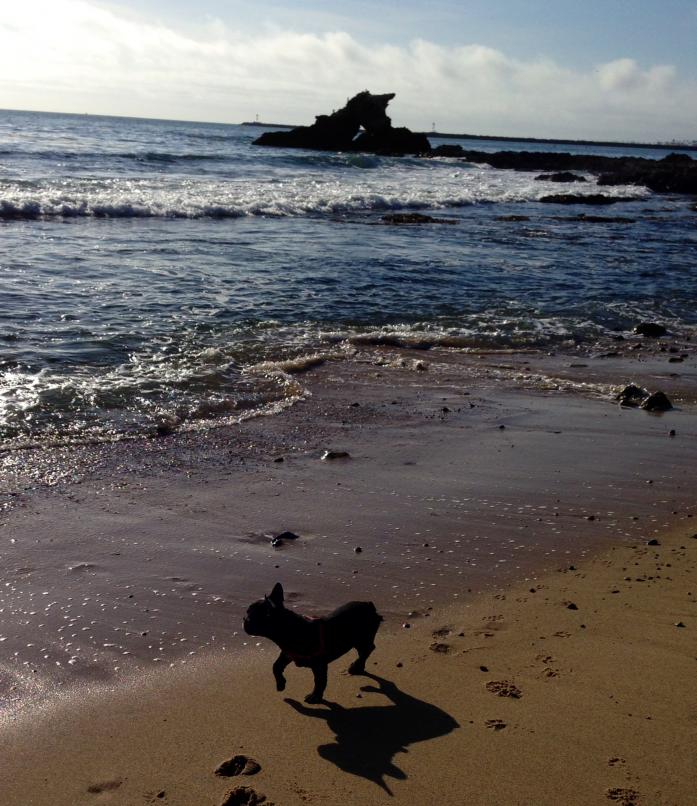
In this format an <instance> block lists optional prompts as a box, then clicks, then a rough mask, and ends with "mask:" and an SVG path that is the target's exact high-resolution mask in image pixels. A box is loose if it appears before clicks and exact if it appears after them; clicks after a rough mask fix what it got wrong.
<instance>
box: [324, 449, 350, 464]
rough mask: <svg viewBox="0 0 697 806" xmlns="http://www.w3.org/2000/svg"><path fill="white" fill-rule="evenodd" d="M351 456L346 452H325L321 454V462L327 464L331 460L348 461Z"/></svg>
mask: <svg viewBox="0 0 697 806" xmlns="http://www.w3.org/2000/svg"><path fill="white" fill-rule="evenodd" d="M350 456H351V454H350V453H349V452H348V451H325V452H324V453H323V454H322V461H323V462H327V461H331V460H332V459H349V458H350Z"/></svg>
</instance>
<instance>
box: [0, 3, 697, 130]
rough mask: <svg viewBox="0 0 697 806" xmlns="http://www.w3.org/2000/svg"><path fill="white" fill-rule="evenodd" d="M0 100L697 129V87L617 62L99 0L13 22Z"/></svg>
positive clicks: (208, 114) (74, 106)
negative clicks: (567, 61)
mask: <svg viewBox="0 0 697 806" xmlns="http://www.w3.org/2000/svg"><path fill="white" fill-rule="evenodd" d="M0 75H2V76H3V81H2V83H1V84H0V106H5V107H14V108H34V109H53V110H59V111H77V112H93V113H104V114H131V115H145V116H151V117H178V118H190V119H199V120H221V121H231V122H237V121H240V120H242V119H248V118H250V117H253V116H254V114H256V113H259V114H260V115H261V117H262V118H263V119H276V120H285V121H289V122H311V121H312V119H313V116H314V115H315V114H317V113H319V112H324V111H328V110H331V109H332V108H335V107H337V106H340V105H341V104H342V103H343V102H344V101H345V99H346V98H347V97H348V96H350V95H352V94H354V93H355V92H358V91H359V90H362V89H365V88H369V89H371V90H372V91H374V92H388V91H393V92H396V93H397V98H396V100H395V101H394V102H393V104H392V105H391V107H390V112H391V114H392V117H393V120H394V121H395V123H397V124H406V125H410V126H412V127H414V128H429V127H430V124H431V121H435V122H436V125H437V126H438V127H439V128H441V129H450V130H457V131H463V130H464V131H469V132H481V133H500V134H521V135H522V134H532V135H539V136H545V135H547V136H575V137H615V138H634V139H641V138H651V139H656V138H671V137H689V138H693V137H695V136H697V135H696V134H695V127H694V118H693V114H692V111H691V110H693V109H695V108H697V84H696V83H695V82H694V81H693V82H688V81H684V80H681V79H680V78H679V76H678V75H677V74H676V71H675V69H674V68H673V67H672V66H670V65H652V66H649V67H642V66H641V65H639V64H638V63H637V62H636V61H635V60H633V59H631V58H618V59H617V60H615V61H612V62H609V63H607V64H603V65H598V66H597V68H596V69H595V70H593V71H588V72H581V71H574V70H570V69H567V68H565V67H564V66H563V65H560V64H558V63H556V62H554V61H552V60H549V59H545V58H538V59H534V60H528V61H521V60H516V59H512V58H510V57H508V56H506V54H504V53H502V52H501V51H498V50H495V49H493V48H490V47H486V46H484V45H480V44H464V45H462V46H459V47H446V46H442V45H439V44H436V43H433V42H427V41H424V40H417V41H414V42H412V43H411V44H409V45H408V46H399V47H398V46H395V45H390V44H384V45H380V46H375V45H367V44H363V43H361V42H360V41H357V40H356V39H354V38H353V37H351V36H350V35H349V34H347V33H343V32H340V31H334V32H328V33H325V34H323V35H316V34H308V33H302V32H295V31H283V30H278V29H276V30H273V29H269V28H266V29H264V30H262V31H258V32H255V33H251V34H250V33H248V32H242V31H235V30H232V29H230V28H229V27H227V26H225V25H224V24H223V23H221V22H220V21H216V20H209V21H208V22H207V23H206V24H205V25H203V26H200V25H199V26H198V27H196V28H195V29H193V28H192V29H182V28H174V27H172V26H170V25H166V24H163V23H160V22H158V21H155V20H151V19H144V18H140V17H136V16H134V15H133V14H131V13H128V12H126V11H124V10H123V9H122V8H120V7H118V6H113V5H112V6H109V5H105V4H102V3H99V2H96V0H52V2H48V1H47V0H26V1H25V2H24V3H22V4H19V3H17V4H12V5H11V6H10V7H9V8H5V9H4V10H3V17H2V21H1V22H0Z"/></svg>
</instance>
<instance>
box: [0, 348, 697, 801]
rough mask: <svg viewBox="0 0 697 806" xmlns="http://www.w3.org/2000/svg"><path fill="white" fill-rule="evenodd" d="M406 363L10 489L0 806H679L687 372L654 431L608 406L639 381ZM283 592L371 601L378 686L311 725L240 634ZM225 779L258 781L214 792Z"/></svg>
mask: <svg viewBox="0 0 697 806" xmlns="http://www.w3.org/2000/svg"><path fill="white" fill-rule="evenodd" d="M423 359H424V357H423V356H422V355H419V354H417V353H414V354H412V353H405V352H404V351H394V350H380V351H377V354H376V353H372V355H371V357H370V360H365V361H357V362H355V363H354V364H353V365H352V366H350V367H346V366H343V367H338V366H336V365H333V364H331V363H330V364H325V365H324V366H321V367H317V368H315V369H313V370H312V376H311V378H308V379H306V380H305V383H306V384H307V385H308V387H309V388H311V391H312V398H309V399H308V400H307V401H306V402H305V403H303V404H299V405H298V406H296V407H294V408H293V409H291V410H289V411H288V412H286V413H285V414H284V415H281V416H279V417H277V418H273V419H267V420H265V421H262V420H255V421H250V422H249V423H246V424H245V425H244V426H242V427H240V428H239V429H238V430H237V431H236V432H235V433H234V434H233V433H232V432H230V431H221V432H220V433H219V434H218V435H217V436H216V437H215V439H214V440H211V439H208V440H207V442H205V443H201V444H203V448H202V447H201V444H197V443H196V437H195V435H194V436H191V437H181V438H179V439H178V440H177V441H176V442H171V443H169V444H164V442H166V441H160V442H152V443H149V444H148V445H147V446H141V448H140V450H139V451H131V453H129V452H128V451H127V450H126V448H124V446H123V445H121V446H109V447H101V448H99V449H95V450H94V451H92V453H90V454H89V455H87V454H85V455H83V457H82V459H83V461H82V463H79V462H74V467H75V468H77V469H78V470H79V469H80V468H81V467H82V468H85V467H89V471H90V472H89V474H88V473H86V472H85V473H84V474H82V475H81V476H80V478H79V479H78V481H79V483H72V484H70V485H64V486H61V485H57V486H56V487H53V488H52V489H51V490H50V491H48V492H44V493H40V492H33V493H32V494H31V495H30V494H29V493H27V491H26V488H22V489H23V491H22V492H21V494H20V495H18V496H15V497H16V498H18V499H19V503H18V505H16V506H15V507H14V508H13V510H12V511H10V512H9V513H8V514H6V516H5V517H4V520H3V524H2V537H3V541H4V542H3V550H2V560H3V567H4V569H5V570H4V572H3V577H4V579H3V582H4V585H5V587H4V591H3V593H2V602H0V608H2V613H0V617H1V620H0V633H1V635H2V637H3V638H4V639H5V640H4V641H3V642H2V644H0V647H2V652H3V661H2V664H1V666H0V685H2V687H3V688H2V696H3V708H2V711H1V712H0V713H1V715H2V716H1V717H0V718H1V720H2V721H1V722H0V739H1V741H2V745H3V770H2V772H3V775H2V779H1V780H0V803H2V804H3V806H4V805H5V804H7V806H15V804H16V806H19V805H20V804H22V806H25V805H27V804H42V806H43V804H47V803H51V804H58V805H59V806H60V804H71V806H72V804H83V803H85V804H90V803H94V804H99V803H114V804H142V803H169V804H180V805H181V806H208V804H211V806H218V804H222V803H225V802H227V801H229V802H230V803H234V802H241V803H245V802H254V799H253V797H252V796H251V795H249V796H248V793H247V794H239V796H236V797H237V800H235V798H232V799H229V798H227V794H228V793H229V792H230V791H231V790H233V789H235V788H236V787H240V786H243V787H249V788H251V789H252V790H254V791H255V792H256V793H261V794H264V795H266V797H267V798H268V801H271V802H273V803H276V804H277V806H286V805H287V804H303V803H312V802H316V803H332V804H334V803H346V804H373V803H394V802H402V803H410V804H411V803H419V804H430V803H434V804H436V803H444V804H460V803H468V804H550V806H551V804H555V806H556V805H557V804H594V803H598V804H602V803H606V804H609V803H624V804H629V803H637V804H675V805H676V806H678V804H679V806H684V805H685V804H688V805H689V804H690V803H697V798H695V795H694V790H695V780H697V766H696V764H695V760H694V753H693V752H692V748H693V747H694V745H695V740H696V739H697V711H696V710H695V709H696V708H697V706H696V705H695V703H697V697H696V696H695V695H696V694H697V683H696V681H697V675H696V674H695V672H697V641H696V640H695V629H697V621H696V616H697V605H695V601H696V600H697V585H696V584H695V580H696V579H697V577H696V576H695V561H696V560H697V539H695V537H694V535H695V534H697V522H695V521H696V520H697V515H695V518H694V519H693V517H692V516H693V514H694V513H695V496H694V492H695V484H694V479H693V470H692V469H693V468H694V467H695V466H697V440H695V435H696V434H697V428H696V427H695V426H696V423H697V419H696V418H695V413H694V407H693V403H692V400H693V397H691V394H692V386H691V385H690V383H689V381H690V380H691V377H692V375H693V374H694V370H693V369H692V367H691V364H690V363H689V362H686V363H688V367H686V368H683V367H681V372H680V375H679V376H678V377H677V378H674V379H673V382H674V384H675V388H672V389H671V388H666V387H664V388H666V391H669V393H670V394H673V395H675V396H676V402H678V403H679V408H678V410H676V411H674V412H671V413H669V414H667V415H664V416H653V415H650V414H647V413H646V412H640V411H626V410H620V409H618V408H617V407H616V406H613V405H612V404H611V403H609V402H608V400H607V397H606V396H605V397H603V394H606V389H605V386H604V385H607V386H608V387H609V386H611V385H612V384H613V383H618V382H619V383H622V382H623V381H625V380H626V381H628V380H642V378H645V379H646V380H647V383H653V385H654V386H655V383H656V381H655V379H656V377H657V375H660V373H661V372H664V364H665V360H664V359H662V357H661V356H660V355H657V354H655V355H652V356H650V357H648V358H646V359H642V360H641V361H637V362H635V363H634V364H632V365H629V364H628V363H627V359H626V357H622V356H620V357H618V358H616V357H610V358H596V359H594V358H593V357H591V358H587V359H584V363H586V366H585V367H579V368H578V369H576V368H574V367H570V366H568V364H570V363H573V362H571V361H568V360H565V361H564V362H562V363H560V362H559V361H557V362H556V363H555V361H554V358H553V357H544V356H533V357H525V356H521V355H514V356H508V357H506V358H505V359H504V360H505V363H504V360H502V358H501V357H500V356H498V357H493V358H492V357H489V356H483V357H479V356H477V357H475V358H471V357H470V358H468V360H467V361H463V360H462V357H461V356H454V355H449V354H447V353H446V352H444V353H443V354H442V355H437V356H436V355H434V354H433V353H429V354H428V361H429V368H428V370H419V369H417V368H415V366H414V365H413V364H411V363H410V362H417V361H421V360H423ZM608 361H610V362H616V363H615V364H614V369H613V368H612V367H610V366H609V365H608ZM477 362H479V363H477ZM522 362H528V363H527V364H523V363H522ZM622 362H624V363H622ZM380 363H382V364H386V366H379V364H380ZM472 364H475V366H472ZM521 370H522V372H523V373H524V374H527V375H533V374H534V375H536V376H537V381H536V383H535V384H534V387H535V388H530V386H531V383H530V382H529V381H527V382H526V381H524V379H523V378H522V377H521ZM540 378H543V379H548V381H549V382H548V383H543V382H540ZM669 378H670V373H667V372H666V373H665V377H664V378H661V383H662V385H663V383H666V384H669V383H670V382H671V381H670V380H669ZM652 379H654V380H653V381H652ZM554 384H556V388H554ZM393 400H395V401H396V402H395V403H393V402H392V401H393ZM356 402H358V403H359V406H353V405H352V404H353V403H356ZM470 403H471V404H473V405H472V406H470ZM444 409H447V411H444ZM501 426H503V428H501ZM671 430H674V431H675V432H676V433H675V436H670V431H671ZM324 449H341V450H346V451H348V453H349V454H350V456H349V457H348V458H347V459H339V460H334V461H333V462H326V461H325V462H323V461H322V460H321V459H320V456H321V455H322V451H323V450H324ZM61 451H63V452H61ZM75 455H76V454H75V453H73V458H75ZM280 456H282V457H283V459H284V461H283V462H277V461H275V460H276V459H278V458H279V457H280ZM64 459H65V453H64V450H63V449H57V453H56V457H54V464H55V463H56V462H58V461H64ZM88 460H89V461H88ZM46 461H47V460H46V457H45V456H43V457H42V458H41V459H38V458H37V459H36V466H38V465H39V464H40V463H41V462H46ZM19 475H21V474H19ZM284 529H291V530H292V531H294V532H296V533H297V534H298V535H299V536H300V537H299V539H298V540H297V541H289V544H288V545H285V546H283V547H282V548H280V549H273V548H271V547H270V537H271V536H273V534H274V533H278V532H279V531H283V530H284ZM8 539H9V540H10V541H14V542H12V543H10V544H9V545H8ZM650 540H657V541H658V544H657V545H647V543H648V541H650ZM357 547H360V548H361V549H362V551H361V552H360V553H356V551H355V549H356V548H357ZM240 569H243V570H242V571H240ZM277 579H280V580H282V581H283V582H284V586H285V587H286V591H287V594H288V599H289V602H290V606H292V607H295V608H297V609H298V610H300V611H301V612H307V613H319V612H326V611H327V610H329V609H331V608H332V607H334V606H335V605H337V604H340V603H341V602H342V601H346V600H348V599H351V598H368V599H372V600H373V601H374V602H375V603H376V605H377V606H378V609H379V610H380V611H381V612H382V613H383V614H384V615H385V616H386V622H385V625H384V626H383V628H382V630H381V632H380V634H379V636H378V642H377V644H378V646H377V650H376V652H375V653H374V655H373V656H372V657H371V660H370V662H369V666H368V669H369V672H370V676H367V677H364V678H361V677H351V676H348V675H346V674H345V673H344V671H345V669H346V667H347V666H348V662H349V660H350V659H349V658H348V657H347V658H346V659H341V660H339V661H337V662H336V663H335V664H333V666H332V667H331V669H330V676H329V686H328V689H327V694H326V697H327V702H326V703H325V704H323V705H316V706H306V705H305V704H304V703H303V702H302V698H303V696H304V695H305V694H306V693H307V692H308V691H309V690H310V687H311V679H310V677H311V675H310V673H309V672H308V671H307V670H304V669H296V668H294V667H290V668H289V669H288V672H287V677H288V681H289V682H288V688H287V690H286V691H285V692H284V693H283V694H280V693H277V692H276V691H275V689H274V685H273V680H272V675H271V663H272V661H273V658H274V648H273V647H272V645H271V644H270V642H268V641H264V640H263V639H262V640H259V641H256V640H249V639H248V638H247V637H246V636H244V634H242V633H241V630H240V623H239V622H240V618H241V614H242V613H243V612H244V608H245V606H246V604H248V603H249V602H250V601H252V600H253V599H255V598H257V597H258V596H259V595H261V594H262V593H263V592H267V591H268V590H270V586H271V584H273V582H274V581H276V580H277ZM8 582H9V586H8V584H7V583H8ZM403 625H409V626H403ZM678 625H684V626H678ZM83 627H86V628H87V629H85V630H83V629H82V628H83ZM61 628H63V629H62V630H61ZM71 631H72V632H71ZM235 633H237V634H235ZM71 636H74V637H73V638H71ZM27 643H34V644H35V646H34V647H30V648H28V647H27V646H26V644H27ZM15 653H17V654H15ZM124 653H128V654H124ZM44 656H48V657H44ZM71 658H75V659H76V661H75V663H73V664H69V663H68V660H69V659H71ZM58 664H60V665H58ZM238 755H242V756H245V757H247V758H251V759H254V760H256V762H257V763H258V765H260V767H261V769H260V771H258V772H257V773H256V774H253V775H236V776H231V777H222V776H220V775H216V774H215V770H216V768H218V766H219V765H220V764H221V763H222V762H224V761H226V760H230V759H233V758H234V757H235V756H238ZM232 766H236V765H232ZM240 766H243V765H240ZM245 798H246V800H245Z"/></svg>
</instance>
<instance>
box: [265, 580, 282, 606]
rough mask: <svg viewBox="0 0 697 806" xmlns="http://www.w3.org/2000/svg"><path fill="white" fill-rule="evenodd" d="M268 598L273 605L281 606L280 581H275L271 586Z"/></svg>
mask: <svg viewBox="0 0 697 806" xmlns="http://www.w3.org/2000/svg"><path fill="white" fill-rule="evenodd" d="M268 598H269V601H270V602H271V604H272V605H274V607H281V606H282V605H283V586H282V585H281V583H280V582H277V583H276V584H275V585H274V586H273V590H272V591H271V595H270V596H269V597H268Z"/></svg>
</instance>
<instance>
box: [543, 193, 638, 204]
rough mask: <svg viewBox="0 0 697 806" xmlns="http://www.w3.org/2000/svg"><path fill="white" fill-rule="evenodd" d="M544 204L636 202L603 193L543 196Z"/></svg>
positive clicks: (627, 197)
mask: <svg viewBox="0 0 697 806" xmlns="http://www.w3.org/2000/svg"><path fill="white" fill-rule="evenodd" d="M540 201H541V202H543V203H544V204H593V205H603V204H617V202H627V201H636V199H633V198H631V197H629V196H605V195H603V194H602V193H589V194H585V195H584V194H579V193H553V194H551V195H550V196H542V198H541V199H540Z"/></svg>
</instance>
